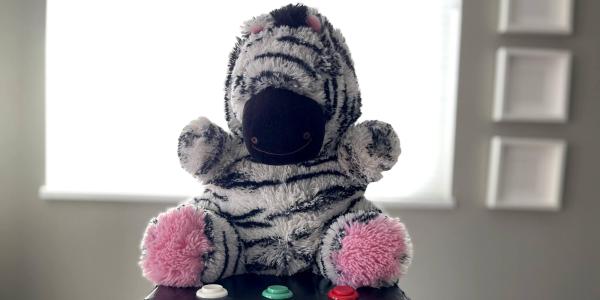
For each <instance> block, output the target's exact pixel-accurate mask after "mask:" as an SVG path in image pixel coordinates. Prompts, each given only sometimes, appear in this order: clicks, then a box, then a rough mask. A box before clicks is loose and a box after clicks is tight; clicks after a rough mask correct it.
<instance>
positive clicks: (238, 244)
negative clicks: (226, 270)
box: [233, 230, 242, 274]
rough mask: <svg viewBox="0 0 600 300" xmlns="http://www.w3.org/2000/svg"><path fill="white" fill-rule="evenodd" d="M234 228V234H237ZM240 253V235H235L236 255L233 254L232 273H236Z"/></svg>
mask: <svg viewBox="0 0 600 300" xmlns="http://www.w3.org/2000/svg"><path fill="white" fill-rule="evenodd" d="M237 234H238V233H237V230H236V235H237ZM241 255H242V243H241V242H240V236H239V235H238V236H237V255H236V256H235V263H234V264H233V274H236V273H237V268H238V265H239V263H240V256H241Z"/></svg>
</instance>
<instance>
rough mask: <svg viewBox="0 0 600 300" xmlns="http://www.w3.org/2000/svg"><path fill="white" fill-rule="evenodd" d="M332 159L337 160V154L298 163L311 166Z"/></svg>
mask: <svg viewBox="0 0 600 300" xmlns="http://www.w3.org/2000/svg"><path fill="white" fill-rule="evenodd" d="M332 161H337V156H329V157H324V158H319V159H316V160H309V161H306V162H303V163H300V166H303V167H313V166H316V165H321V164H324V163H328V162H332Z"/></svg>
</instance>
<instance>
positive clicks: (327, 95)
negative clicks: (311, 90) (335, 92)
mask: <svg viewBox="0 0 600 300" xmlns="http://www.w3.org/2000/svg"><path fill="white" fill-rule="evenodd" d="M329 89H330V87H329V79H326V80H325V82H324V83H323V92H325V116H326V117H327V120H330V119H331V116H332V115H333V111H334V109H333V108H332V107H331V91H330V90H329Z"/></svg>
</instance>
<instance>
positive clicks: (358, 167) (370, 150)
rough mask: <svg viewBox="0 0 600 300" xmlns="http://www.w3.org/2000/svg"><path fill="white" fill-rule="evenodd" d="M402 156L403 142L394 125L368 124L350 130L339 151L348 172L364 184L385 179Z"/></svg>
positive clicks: (366, 122) (377, 122)
mask: <svg viewBox="0 0 600 300" xmlns="http://www.w3.org/2000/svg"><path fill="white" fill-rule="evenodd" d="M399 155H400V140H399V139H398V136H397V135H396V133H395V132H394V129H393V128H392V126H391V125H390V124H387V123H384V122H381V121H365V122H362V123H360V124H358V125H356V126H354V127H352V128H350V129H349V130H348V131H347V132H346V134H345V135H344V138H343V140H342V143H340V146H339V148H338V157H339V160H340V163H341V165H342V167H343V168H344V169H346V170H347V172H348V173H350V174H351V175H352V176H353V177H355V178H357V179H358V180H360V181H363V182H364V183H369V182H374V181H377V180H379V179H381V177H382V175H381V172H383V171H387V170H389V169H391V168H392V167H393V166H394V164H396V161H397V160H398V156H399Z"/></svg>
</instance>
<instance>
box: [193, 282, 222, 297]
mask: <svg viewBox="0 0 600 300" xmlns="http://www.w3.org/2000/svg"><path fill="white" fill-rule="evenodd" d="M227 295H228V293H227V290H226V289H225V288H223V287H222V286H221V285H219V284H207V285H205V286H203V287H202V288H201V289H199V290H198V291H197V292H196V297H198V298H200V299H217V298H223V297H227Z"/></svg>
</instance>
